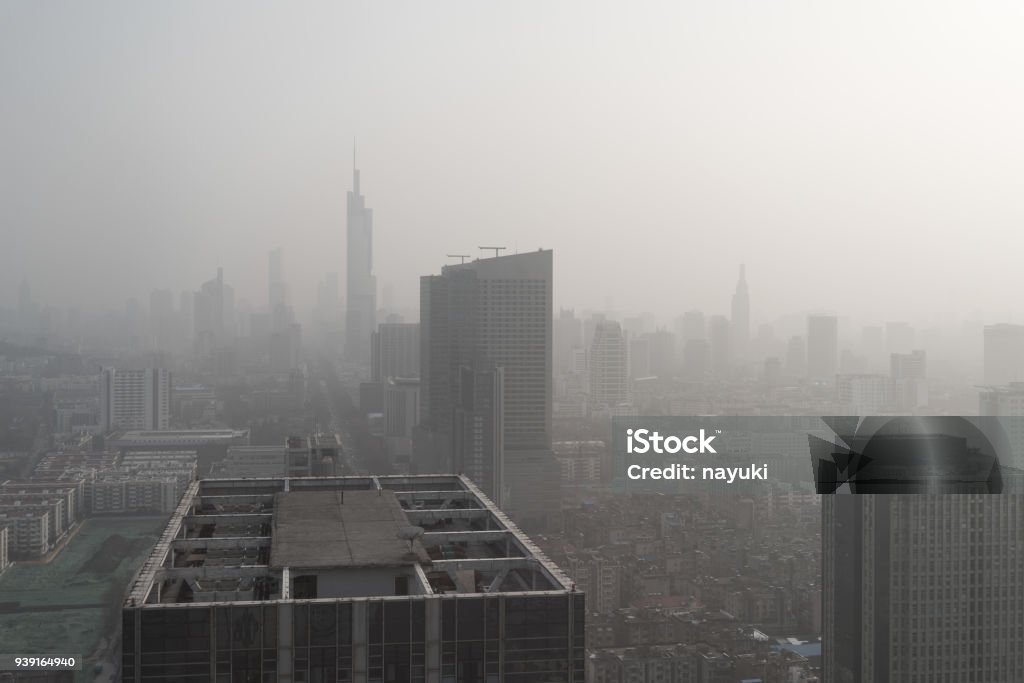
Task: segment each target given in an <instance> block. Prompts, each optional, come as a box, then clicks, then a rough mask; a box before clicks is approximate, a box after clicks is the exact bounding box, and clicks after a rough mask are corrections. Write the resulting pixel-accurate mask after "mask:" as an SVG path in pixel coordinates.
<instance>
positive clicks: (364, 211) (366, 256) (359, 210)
mask: <svg viewBox="0 0 1024 683" xmlns="http://www.w3.org/2000/svg"><path fill="white" fill-rule="evenodd" d="M352 178H353V180H352V190H350V191H349V193H348V218H347V224H346V230H347V240H346V244H347V252H346V256H345V258H346V266H347V267H346V271H345V280H346V290H345V300H346V312H345V356H346V357H347V358H348V359H349V360H350V361H354V362H356V363H361V364H363V365H365V366H366V367H367V368H368V367H369V366H370V336H371V335H372V334H373V332H374V330H375V329H376V328H377V278H376V277H374V275H373V209H368V208H366V198H365V197H364V196H363V195H362V192H361V191H360V188H359V169H358V168H355V154H354V153H353V159H352Z"/></svg>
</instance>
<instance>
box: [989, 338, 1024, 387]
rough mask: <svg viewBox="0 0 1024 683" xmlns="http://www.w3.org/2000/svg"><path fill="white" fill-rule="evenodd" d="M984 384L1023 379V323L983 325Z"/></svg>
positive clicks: (1004, 382) (1005, 382)
mask: <svg viewBox="0 0 1024 683" xmlns="http://www.w3.org/2000/svg"><path fill="white" fill-rule="evenodd" d="M984 334H985V351H984V353H985V384H990V385H993V386H995V385H1001V384H1010V383H1011V382H1022V381H1024V325H1008V324H999V325H986V326H985V333H984Z"/></svg>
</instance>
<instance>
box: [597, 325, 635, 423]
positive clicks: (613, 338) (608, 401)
mask: <svg viewBox="0 0 1024 683" xmlns="http://www.w3.org/2000/svg"><path fill="white" fill-rule="evenodd" d="M628 400H629V365H628V363H627V359H626V338H625V336H624V335H623V334H622V328H621V327H619V324H618V323H617V322H615V321H612V320H604V321H601V322H599V323H598V324H597V326H596V327H595V328H594V341H593V342H592V343H591V345H590V408H591V410H602V409H610V408H614V407H615V406H617V405H619V404H622V403H625V402H627V401H628Z"/></svg>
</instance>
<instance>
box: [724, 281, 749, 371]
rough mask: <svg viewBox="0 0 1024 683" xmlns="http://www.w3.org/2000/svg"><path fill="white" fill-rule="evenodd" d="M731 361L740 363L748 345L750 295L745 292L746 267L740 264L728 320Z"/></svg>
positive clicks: (745, 354)
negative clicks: (738, 277)
mask: <svg viewBox="0 0 1024 683" xmlns="http://www.w3.org/2000/svg"><path fill="white" fill-rule="evenodd" d="M729 322H730V323H731V325H730V336H731V338H732V354H733V361H734V362H735V363H737V364H740V365H742V364H743V363H745V362H746V361H747V360H748V358H747V353H748V349H749V346H750V295H749V293H748V292H747V276H746V267H745V266H743V265H740V279H739V282H737V283H736V292H735V293H734V294H733V295H732V318H731V319H730V321H729Z"/></svg>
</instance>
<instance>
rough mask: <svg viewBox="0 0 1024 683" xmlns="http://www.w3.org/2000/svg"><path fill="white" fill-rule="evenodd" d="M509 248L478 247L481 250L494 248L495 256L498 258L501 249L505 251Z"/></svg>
mask: <svg viewBox="0 0 1024 683" xmlns="http://www.w3.org/2000/svg"><path fill="white" fill-rule="evenodd" d="M507 248H508V247H477V249H479V250H480V251H486V250H488V249H493V250H494V258H498V252H499V251H504V250H505V249H507Z"/></svg>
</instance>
